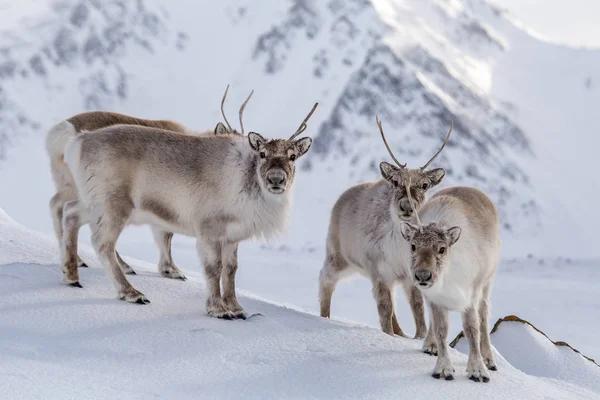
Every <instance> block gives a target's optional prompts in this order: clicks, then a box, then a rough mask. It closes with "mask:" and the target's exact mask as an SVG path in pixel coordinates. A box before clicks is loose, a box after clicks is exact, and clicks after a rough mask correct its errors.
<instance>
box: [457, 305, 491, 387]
mask: <svg viewBox="0 0 600 400" xmlns="http://www.w3.org/2000/svg"><path fill="white" fill-rule="evenodd" d="M462 320H463V332H464V334H465V337H466V338H467V340H468V341H469V359H468V360H467V376H468V377H469V379H471V380H472V381H475V382H489V381H490V375H489V373H488V371H487V368H486V366H485V365H484V363H483V358H481V348H480V345H481V335H480V332H479V327H480V321H479V310H478V309H477V308H473V307H471V308H468V309H467V310H466V311H465V312H463V313H462Z"/></svg>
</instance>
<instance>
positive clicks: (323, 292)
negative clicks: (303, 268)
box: [319, 251, 348, 318]
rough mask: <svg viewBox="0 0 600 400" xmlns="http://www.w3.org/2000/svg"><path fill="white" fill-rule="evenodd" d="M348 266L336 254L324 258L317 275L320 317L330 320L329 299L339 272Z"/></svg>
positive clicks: (338, 277)
mask: <svg viewBox="0 0 600 400" xmlns="http://www.w3.org/2000/svg"><path fill="white" fill-rule="evenodd" d="M347 266H348V264H347V263H345V262H344V261H343V260H342V258H341V257H340V256H338V255H336V254H329V251H328V252H327V255H326V256H325V262H324V263H323V268H322V269H321V272H320V273H319V303H320V305H321V317H324V318H331V297H332V296H333V292H334V291H335V287H336V286H337V283H338V281H339V279H340V274H341V272H342V271H343V270H344V269H346V268H347Z"/></svg>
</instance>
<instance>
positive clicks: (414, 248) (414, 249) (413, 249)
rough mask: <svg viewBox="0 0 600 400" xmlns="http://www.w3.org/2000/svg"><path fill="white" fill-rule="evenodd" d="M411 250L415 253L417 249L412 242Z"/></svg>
mask: <svg viewBox="0 0 600 400" xmlns="http://www.w3.org/2000/svg"><path fill="white" fill-rule="evenodd" d="M410 251H412V252H413V253H414V252H415V251H417V246H415V245H414V244H411V245H410Z"/></svg>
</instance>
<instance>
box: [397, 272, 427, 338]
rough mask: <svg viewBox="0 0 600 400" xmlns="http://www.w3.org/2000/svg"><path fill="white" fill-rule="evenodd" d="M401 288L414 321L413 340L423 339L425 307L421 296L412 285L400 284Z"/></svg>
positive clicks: (424, 332) (425, 332) (425, 328)
mask: <svg viewBox="0 0 600 400" xmlns="http://www.w3.org/2000/svg"><path fill="white" fill-rule="evenodd" d="M402 288H403V289H404V293H405V294H406V297H407V299H408V303H409V304H410V309H411V311H412V314H413V318H414V319H415V327H416V333H415V339H423V338H424V337H425V335H426V334H427V324H426V323H425V307H424V306H423V295H422V294H421V292H420V291H419V289H417V288H416V287H415V286H414V285H413V284H412V283H404V282H403V283H402Z"/></svg>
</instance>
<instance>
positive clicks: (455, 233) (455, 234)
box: [446, 226, 462, 246]
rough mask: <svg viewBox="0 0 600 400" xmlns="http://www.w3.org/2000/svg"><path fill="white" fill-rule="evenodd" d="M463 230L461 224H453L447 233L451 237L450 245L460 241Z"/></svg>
mask: <svg viewBox="0 0 600 400" xmlns="http://www.w3.org/2000/svg"><path fill="white" fill-rule="evenodd" d="M461 232H462V230H461V229H460V226H453V227H452V228H450V229H448V230H447V231H446V235H448V238H449V239H450V243H449V244H448V245H449V246H453V245H454V244H455V243H456V242H457V241H458V238H460V233H461Z"/></svg>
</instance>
